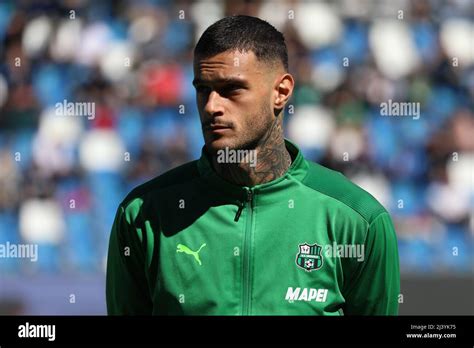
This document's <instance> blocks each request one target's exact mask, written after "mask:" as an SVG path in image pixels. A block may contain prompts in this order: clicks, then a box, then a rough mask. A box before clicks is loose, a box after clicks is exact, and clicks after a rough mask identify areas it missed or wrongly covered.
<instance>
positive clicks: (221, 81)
mask: <svg viewBox="0 0 474 348" xmlns="http://www.w3.org/2000/svg"><path fill="white" fill-rule="evenodd" d="M210 82H211V83H217V84H235V85H243V86H245V85H247V81H246V80H244V79H242V78H238V77H225V78H219V79H215V80H212V81H206V80H202V79H200V78H195V79H194V80H193V86H196V85H199V84H205V83H210Z"/></svg>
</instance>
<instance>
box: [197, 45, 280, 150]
mask: <svg viewBox="0 0 474 348" xmlns="http://www.w3.org/2000/svg"><path fill="white" fill-rule="evenodd" d="M273 78H274V74H273V73H272V72H271V68H270V67H269V66H268V65H266V64H265V63H264V62H260V61H258V60H257V58H256V56H255V54H254V53H253V52H251V51H249V52H244V53H242V52H239V51H226V52H223V53H219V54H217V55H215V56H212V57H207V58H196V59H195V61H194V81H193V84H194V86H195V88H196V97H197V106H198V110H199V115H200V118H201V125H202V130H203V135H204V142H205V144H206V148H207V150H208V151H209V152H210V153H211V154H215V153H216V152H217V151H218V150H220V149H224V148H226V147H228V148H229V149H249V148H253V147H255V145H256V144H257V142H258V141H259V140H260V139H261V138H262V137H263V136H264V135H265V133H266V132H267V130H268V129H269V128H270V126H271V125H272V123H273V120H274V118H275V116H274V113H273V105H272V98H271V97H272V91H273V84H274V81H273Z"/></svg>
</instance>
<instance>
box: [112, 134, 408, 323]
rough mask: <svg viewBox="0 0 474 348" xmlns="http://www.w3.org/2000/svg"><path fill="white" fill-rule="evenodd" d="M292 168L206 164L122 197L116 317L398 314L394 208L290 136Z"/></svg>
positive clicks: (116, 232) (116, 237)
mask: <svg viewBox="0 0 474 348" xmlns="http://www.w3.org/2000/svg"><path fill="white" fill-rule="evenodd" d="M286 146H287V149H288V151H289V152H290V154H291V157H292V159H293V162H292V165H291V167H290V168H289V169H288V171H287V172H286V174H285V175H284V176H282V177H280V178H278V179H276V180H273V181H271V182H268V183H265V184H261V185H256V186H254V187H241V186H236V185H233V184H230V183H228V182H227V181H225V180H223V179H222V178H220V177H219V176H218V175H217V174H216V173H215V172H214V170H213V169H212V167H211V164H210V161H209V158H208V156H207V155H206V154H205V152H204V151H203V154H202V156H201V158H200V159H199V160H197V161H193V162H190V163H187V164H185V165H183V166H180V167H178V168H175V169H173V170H171V171H169V172H167V173H165V174H163V175H160V176H158V177H156V178H155V179H153V180H151V181H149V182H147V183H145V184H143V185H141V186H139V187H137V188H135V189H134V190H133V191H132V192H131V193H130V194H129V195H128V196H127V197H126V198H125V200H124V201H123V202H122V203H121V204H120V205H119V207H118V211H117V215H116V218H115V221H114V225H113V227H112V232H111V236H110V244H109V251H108V262H107V281H106V283H107V284H106V297H107V310H108V313H109V314H114V315H115V314H120V315H143V314H145V315H146V314H154V315H343V314H345V315H353V314H355V315H396V314H397V313H398V295H399V290H400V275H399V262H398V248H397V239H396V234H395V231H394V227H393V224H392V221H391V219H390V216H389V214H388V213H387V211H386V210H385V209H384V208H383V207H382V205H380V203H378V202H377V201H376V199H375V198H373V197H372V196H371V195H370V194H369V193H367V192H366V191H364V190H362V189H361V188H360V187H358V186H356V185H355V184H353V183H351V182H350V181H349V180H348V179H346V178H345V177H344V176H343V175H342V174H340V173H338V172H335V171H332V170H329V169H327V168H325V167H323V166H321V165H318V164H315V163H312V162H309V161H306V160H305V159H304V158H303V156H302V154H301V152H300V151H299V149H298V148H297V147H296V146H295V145H293V144H292V143H291V142H289V141H286Z"/></svg>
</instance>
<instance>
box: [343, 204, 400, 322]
mask: <svg viewBox="0 0 474 348" xmlns="http://www.w3.org/2000/svg"><path fill="white" fill-rule="evenodd" d="M364 249H365V255H364V260H363V261H362V262H358V263H359V265H358V266H357V268H356V271H355V274H354V275H353V276H352V277H351V278H350V280H349V282H350V284H348V286H347V291H346V293H345V294H344V295H345V299H346V304H345V308H343V310H344V314H345V315H397V314H398V296H399V293H400V268H399V259H398V245H397V237H396V233H395V229H394V227H393V223H392V220H391V218H390V216H389V214H388V213H387V212H383V213H381V214H380V215H378V216H377V217H376V218H375V219H374V220H373V221H372V223H371V224H370V226H369V228H368V231H367V235H366V238H365V243H364Z"/></svg>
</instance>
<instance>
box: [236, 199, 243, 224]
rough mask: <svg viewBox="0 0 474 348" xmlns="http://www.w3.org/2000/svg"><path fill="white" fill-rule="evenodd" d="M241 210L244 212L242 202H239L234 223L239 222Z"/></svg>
mask: <svg viewBox="0 0 474 348" xmlns="http://www.w3.org/2000/svg"><path fill="white" fill-rule="evenodd" d="M242 210H244V202H240V205H239V209H238V210H237V214H235V218H234V221H235V222H237V221H239V218H240V215H241V214H242Z"/></svg>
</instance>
